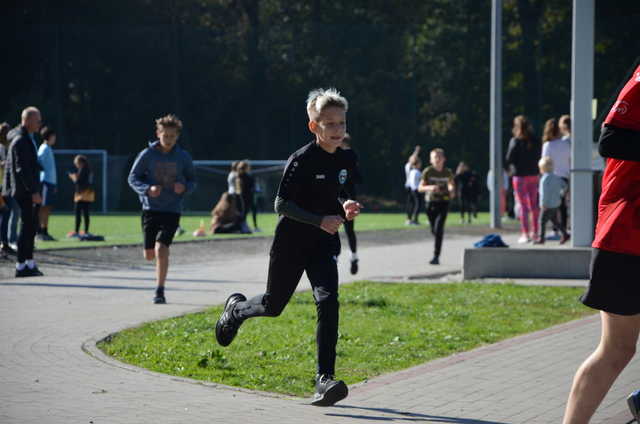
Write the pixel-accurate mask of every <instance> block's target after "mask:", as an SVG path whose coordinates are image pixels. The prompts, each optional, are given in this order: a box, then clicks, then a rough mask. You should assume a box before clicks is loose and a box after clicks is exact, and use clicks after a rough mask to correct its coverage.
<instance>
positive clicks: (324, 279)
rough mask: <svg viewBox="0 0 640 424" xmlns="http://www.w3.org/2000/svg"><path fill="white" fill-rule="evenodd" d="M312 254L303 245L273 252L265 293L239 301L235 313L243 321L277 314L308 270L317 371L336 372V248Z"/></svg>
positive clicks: (320, 372)
mask: <svg viewBox="0 0 640 424" xmlns="http://www.w3.org/2000/svg"><path fill="white" fill-rule="evenodd" d="M311 253H312V254H309V252H306V251H305V249H304V248H303V249H300V251H295V250H294V251H291V252H290V253H287V252H278V251H275V252H272V253H271V260H270V262H269V277H268V281H267V291H266V293H264V294H261V295H258V296H255V297H252V298H251V299H249V300H246V301H244V302H238V303H237V304H236V307H235V309H234V312H233V314H234V316H235V318H237V319H239V320H241V321H244V320H246V319H249V318H254V317H264V316H267V317H277V316H278V315H280V314H281V313H282V311H283V310H284V308H285V306H286V305H287V303H289V300H290V299H291V296H292V295H293V293H294V292H295V289H296V287H297V286H298V282H299V281H300V278H301V277H302V273H303V272H305V271H306V273H307V277H309V281H310V282H311V287H312V289H313V290H312V292H313V297H314V299H315V303H316V310H317V314H318V319H317V324H316V344H317V355H318V356H317V357H318V374H335V362H336V344H337V342H338V322H339V304H338V267H337V265H336V261H335V260H334V259H333V254H334V253H335V252H334V251H333V252H332V251H327V250H325V251H321V250H318V251H315V252H311Z"/></svg>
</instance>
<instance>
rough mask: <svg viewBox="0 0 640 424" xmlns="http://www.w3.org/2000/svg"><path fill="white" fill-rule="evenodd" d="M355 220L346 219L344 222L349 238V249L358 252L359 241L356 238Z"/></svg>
mask: <svg viewBox="0 0 640 424" xmlns="http://www.w3.org/2000/svg"><path fill="white" fill-rule="evenodd" d="M354 223H355V221H353V220H352V221H345V222H344V232H345V234H346V235H347V240H349V249H351V251H352V252H353V253H356V251H357V250H358V241H357V240H356V232H355V230H354V229H353V225H354Z"/></svg>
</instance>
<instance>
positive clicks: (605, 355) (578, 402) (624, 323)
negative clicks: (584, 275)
mask: <svg viewBox="0 0 640 424" xmlns="http://www.w3.org/2000/svg"><path fill="white" fill-rule="evenodd" d="M598 150H599V152H600V155H602V156H603V157H604V158H606V169H605V172H604V175H603V177H602V194H601V195H600V199H599V202H598V223H597V226H596V233H595V238H594V241H593V244H592V247H593V251H592V257H591V278H590V281H589V287H588V288H587V291H586V292H585V294H584V295H583V296H582V298H581V300H582V303H584V304H585V305H586V306H589V307H591V308H594V309H598V310H600V318H601V320H602V336H601V339H600V344H599V345H598V347H597V348H596V350H595V351H594V352H593V353H592V354H591V355H590V356H589V357H588V358H587V359H586V360H585V361H584V362H583V363H582V365H581V366H580V368H579V369H578V371H577V372H576V375H575V377H574V380H573V385H572V387H571V393H570V394H569V399H568V401H567V407H566V410H565V416H564V421H563V423H564V424H582V423H588V422H589V420H590V419H591V417H592V416H593V414H594V413H595V411H596V409H597V408H598V406H599V405H600V403H601V402H602V400H603V399H604V397H605V395H606V394H607V392H608V391H609V389H610V388H611V386H612V384H613V383H614V381H615V380H616V379H617V378H618V375H620V373H621V372H622V370H623V369H624V368H625V367H626V366H627V364H628V363H629V362H630V361H631V359H632V358H633V356H634V354H635V351H636V344H637V342H638V334H639V333H640V282H639V281H638V275H639V274H640V66H638V67H637V68H636V69H635V71H634V72H633V75H632V76H631V78H630V79H629V81H628V82H627V83H626V85H625V86H624V87H623V89H622V91H621V92H620V94H619V95H618V99H617V101H616V103H614V105H613V107H612V108H611V110H610V111H609V114H608V115H607V117H606V119H605V121H604V125H603V127H602V132H601V134H600V142H599V146H598ZM635 393H636V392H634V393H632V394H631V396H630V397H629V406H630V407H631V410H632V412H633V413H634V415H635V416H636V417H638V406H637V405H638V403H637V402H636V400H637V394H635Z"/></svg>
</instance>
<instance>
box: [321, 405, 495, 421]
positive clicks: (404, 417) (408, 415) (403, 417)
mask: <svg viewBox="0 0 640 424" xmlns="http://www.w3.org/2000/svg"><path fill="white" fill-rule="evenodd" d="M334 408H344V409H361V410H364V411H373V412H382V413H385V414H394V415H400V416H399V417H379V416H378V417H376V416H371V415H354V414H335V413H328V414H325V415H327V416H331V417H342V418H359V419H363V420H374V421H409V422H431V423H449V424H507V423H504V422H499V421H485V420H477V419H475V418H460V417H445V416H442V415H428V414H418V413H415V412H405V411H398V410H397V409H391V408H366V407H363V406H352V405H335V406H334Z"/></svg>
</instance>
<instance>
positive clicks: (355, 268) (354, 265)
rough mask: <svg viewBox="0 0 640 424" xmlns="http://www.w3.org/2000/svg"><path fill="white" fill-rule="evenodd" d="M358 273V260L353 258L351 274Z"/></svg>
mask: <svg viewBox="0 0 640 424" xmlns="http://www.w3.org/2000/svg"><path fill="white" fill-rule="evenodd" d="M357 273H358V260H357V259H351V274H353V275H355V274H357Z"/></svg>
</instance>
